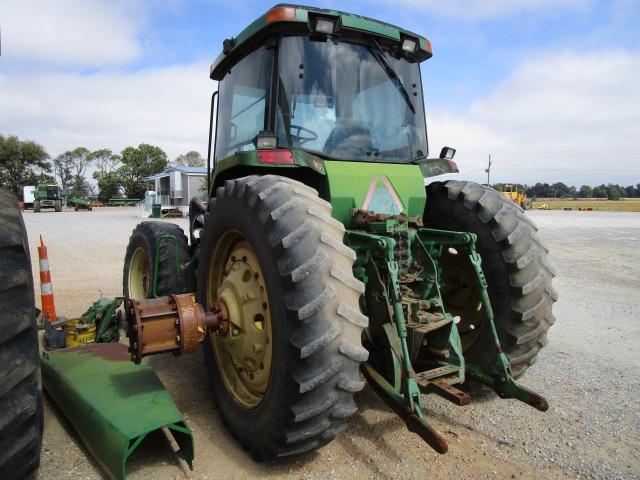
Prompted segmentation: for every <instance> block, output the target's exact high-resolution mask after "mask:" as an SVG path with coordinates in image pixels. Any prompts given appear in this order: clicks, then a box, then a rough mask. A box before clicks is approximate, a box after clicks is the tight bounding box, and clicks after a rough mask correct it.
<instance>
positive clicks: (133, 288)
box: [127, 247, 151, 299]
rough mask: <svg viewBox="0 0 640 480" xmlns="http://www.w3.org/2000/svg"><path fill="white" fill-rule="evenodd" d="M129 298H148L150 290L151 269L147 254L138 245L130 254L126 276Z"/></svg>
mask: <svg viewBox="0 0 640 480" xmlns="http://www.w3.org/2000/svg"><path fill="white" fill-rule="evenodd" d="M127 286H128V290H129V292H128V293H129V298H138V299H142V298H149V292H150V291H151V269H150V268H149V256H148V255H147V251H146V250H145V249H144V248H143V247H138V248H136V249H135V250H134V251H133V255H131V262H130V263H129V277H128V283H127Z"/></svg>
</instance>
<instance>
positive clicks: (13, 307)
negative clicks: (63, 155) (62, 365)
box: [0, 190, 43, 479]
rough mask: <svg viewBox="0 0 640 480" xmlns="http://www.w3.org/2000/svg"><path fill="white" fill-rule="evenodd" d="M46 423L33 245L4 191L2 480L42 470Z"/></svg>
mask: <svg viewBox="0 0 640 480" xmlns="http://www.w3.org/2000/svg"><path fill="white" fill-rule="evenodd" d="M42 422H43V417H42V384H41V381H40V357H39V353H38V327H37V325H36V309H35V303H34V297H33V278H32V274H31V257H30V256H29V243H28V240H27V232H26V230H25V227H24V222H23V221H22V216H21V215H20V210H19V209H18V201H17V199H16V197H15V196H13V195H12V194H10V193H8V192H6V191H3V190H0V478H3V479H18V478H22V477H23V476H24V475H26V474H27V473H28V472H30V471H31V470H33V469H35V468H37V467H38V465H39V464H40V446H41V444H42V426H43V423H42Z"/></svg>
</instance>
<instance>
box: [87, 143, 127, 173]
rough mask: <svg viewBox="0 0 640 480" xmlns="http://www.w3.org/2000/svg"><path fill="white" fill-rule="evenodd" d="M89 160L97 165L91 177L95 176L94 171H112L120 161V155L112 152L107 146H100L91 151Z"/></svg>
mask: <svg viewBox="0 0 640 480" xmlns="http://www.w3.org/2000/svg"><path fill="white" fill-rule="evenodd" d="M91 160H92V161H93V164H94V165H95V166H96V167H97V170H96V171H95V172H94V175H93V178H96V176H95V174H96V173H101V174H104V173H109V172H113V171H114V170H115V169H116V167H117V166H118V164H119V163H120V155H117V154H114V153H113V152H112V151H111V150H109V149H108V148H102V149H100V150H96V151H95V152H91ZM96 180H97V179H96Z"/></svg>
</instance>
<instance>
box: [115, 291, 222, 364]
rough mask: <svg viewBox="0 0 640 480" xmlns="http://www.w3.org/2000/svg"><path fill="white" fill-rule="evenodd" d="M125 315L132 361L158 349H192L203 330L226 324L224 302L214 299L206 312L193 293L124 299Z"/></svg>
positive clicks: (179, 351) (181, 352)
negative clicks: (125, 302)
mask: <svg viewBox="0 0 640 480" xmlns="http://www.w3.org/2000/svg"><path fill="white" fill-rule="evenodd" d="M126 318H127V325H128V328H127V336H128V337H129V352H130V353H131V361H133V362H135V363H140V360H141V359H142V357H146V356H147V355H155V354H158V353H167V352H171V353H173V354H174V355H182V354H183V353H192V352H194V351H195V350H196V349H197V347H198V345H199V344H200V343H202V341H203V340H204V337H205V334H206V331H207V330H211V331H216V330H225V329H226V328H228V314H227V309H226V307H225V305H224V303H222V302H219V303H216V304H215V305H214V307H213V309H212V310H211V311H210V312H205V311H204V309H203V308H202V305H200V304H198V303H196V300H195V296H194V295H193V294H183V295H169V296H167V297H159V298H151V299H145V300H135V299H130V300H127V304H126Z"/></svg>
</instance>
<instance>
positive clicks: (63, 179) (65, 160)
mask: <svg viewBox="0 0 640 480" xmlns="http://www.w3.org/2000/svg"><path fill="white" fill-rule="evenodd" d="M92 161H93V158H92V155H91V152H90V151H89V150H87V149H86V148H85V147H77V148H75V149H73V150H67V151H66V152H64V153H62V154H60V155H58V156H57V157H56V158H55V159H54V160H53V166H54V170H55V175H56V177H57V178H58V179H59V181H60V186H61V187H62V189H63V190H64V191H65V192H66V193H67V194H68V195H69V196H74V195H77V196H86V195H88V194H89V193H90V189H89V184H88V182H87V179H86V178H85V173H86V171H87V167H88V166H89V165H91V163H92Z"/></svg>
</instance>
